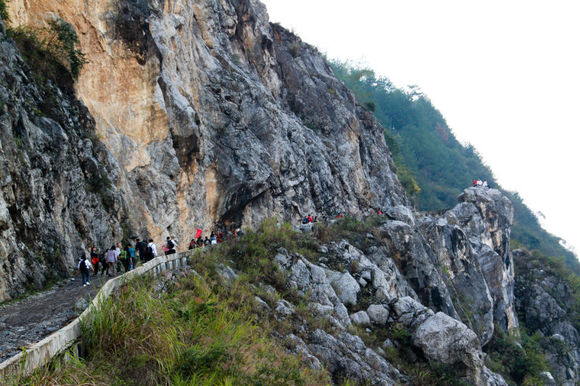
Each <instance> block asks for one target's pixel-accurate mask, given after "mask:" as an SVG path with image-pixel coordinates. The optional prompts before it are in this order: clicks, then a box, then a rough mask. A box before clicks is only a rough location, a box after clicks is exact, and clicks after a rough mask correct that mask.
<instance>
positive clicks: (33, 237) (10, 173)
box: [0, 23, 126, 301]
mask: <svg viewBox="0 0 580 386" xmlns="http://www.w3.org/2000/svg"><path fill="white" fill-rule="evenodd" d="M3 27H4V25H3V24H1V23H0V46H1V48H0V301H3V300H7V299H10V298H12V297H14V296H16V295H18V294H19V293H21V292H22V291H24V290H25V289H39V288H41V287H42V286H43V285H44V284H45V282H46V281H47V280H49V279H51V278H56V277H57V276H64V275H67V273H68V272H69V271H70V269H71V268H73V267H74V262H75V260H76V259H78V258H79V257H80V255H81V254H82V253H83V252H84V251H85V248H86V245H87V243H88V242H89V240H98V241H99V242H100V243H101V244H103V245H105V244H108V245H109V246H110V245H111V244H112V243H113V241H115V240H119V239H120V238H121V237H122V235H123V227H122V226H121V224H122V223H123V221H124V220H123V219H124V218H125V216H126V211H125V207H124V205H123V199H122V196H121V194H120V192H119V190H118V189H117V188H116V187H115V185H114V184H112V183H111V181H115V180H116V179H117V176H118V165H117V163H116V160H115V159H114V158H113V157H112V155H111V153H110V152H109V150H108V149H107V148H106V147H105V146H103V144H102V143H101V142H100V141H98V140H97V139H96V137H95V123H94V121H93V119H92V118H91V116H90V114H89V112H88V110H87V108H86V107H85V106H84V105H83V104H82V103H80V102H79V101H78V100H77V99H76V98H75V97H74V92H73V89H72V78H70V76H68V77H67V76H63V77H62V79H61V82H62V85H61V86H60V87H57V86H56V85H55V84H54V82H51V81H45V82H42V83H39V82H36V81H35V80H34V79H35V77H37V76H38V73H34V72H32V71H30V68H29V67H28V66H27V65H25V63H24V62H23V60H22V59H21V58H20V56H19V54H18V51H17V50H16V48H15V46H14V45H13V42H12V41H11V40H9V39H7V38H6V35H5V33H4V28H3Z"/></svg>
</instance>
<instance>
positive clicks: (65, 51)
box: [8, 19, 87, 84]
mask: <svg viewBox="0 0 580 386" xmlns="http://www.w3.org/2000/svg"><path fill="white" fill-rule="evenodd" d="M48 24H49V27H47V28H39V29H33V28H30V27H17V28H10V29H9V30H8V35H9V36H10V37H12V38H13V39H14V41H15V42H16V45H17V46H18V48H19V49H20V53H21V54H22V56H23V58H24V60H26V62H27V63H28V64H29V66H30V67H31V68H32V70H33V71H34V73H35V74H36V75H37V77H38V78H39V79H40V80H44V79H52V80H54V81H56V82H57V83H59V84H61V83H62V82H66V76H65V75H64V73H69V74H70V76H72V78H73V79H77V78H78V76H79V74H80V71H81V69H82V68H83V66H84V65H85V64H86V63H87V60H86V59H85V55H84V53H83V52H82V51H81V50H79V49H77V48H76V46H77V45H78V44H79V41H78V37H77V34H76V32H75V31H74V28H73V27H72V25H71V24H69V23H68V22H66V21H64V20H62V19H56V20H52V21H50V22H49V23H48Z"/></svg>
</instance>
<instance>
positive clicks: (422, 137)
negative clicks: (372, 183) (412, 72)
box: [331, 61, 580, 274]
mask: <svg viewBox="0 0 580 386" xmlns="http://www.w3.org/2000/svg"><path fill="white" fill-rule="evenodd" d="M331 65H332V68H333V70H334V74H335V75H336V76H337V77H338V78H339V79H341V80H342V81H343V82H344V83H345V85H346V86H347V87H348V88H349V89H351V90H352V91H353V92H354V93H355V95H356V97H357V100H358V101H359V103H361V105H364V106H366V107H367V108H368V109H371V110H373V112H374V114H375V116H376V117H377V120H378V121H379V122H380V123H381V124H382V125H383V126H384V127H385V128H387V130H386V132H385V135H386V137H387V140H388V142H389V147H390V149H391V150H392V151H393V155H394V158H395V160H396V161H397V160H398V162H397V168H398V169H403V171H405V172H406V173H408V174H410V175H411V176H412V177H413V178H414V179H415V180H416V182H417V185H418V187H419V188H420V192H418V193H417V191H416V190H414V189H413V185H412V184H407V185H406V186H407V192H408V193H409V194H411V195H414V196H416V197H415V201H416V205H417V208H418V209H420V210H427V211H434V210H441V209H446V208H449V207H451V206H453V205H454V203H455V198H456V197H457V196H458V195H459V194H460V193H461V191H462V190H463V189H464V188H465V187H466V186H469V185H470V184H471V181H472V180H473V179H476V178H481V179H482V180H485V179H486V180H487V181H488V182H489V183H490V185H491V186H497V182H496V181H495V179H494V177H493V173H492V171H491V170H490V169H489V167H487V166H486V165H485V164H484V163H483V162H482V160H481V158H480V156H479V154H478V153H477V151H476V150H475V149H474V148H473V147H472V146H464V145H462V144H460V143H459V142H458V141H457V139H456V138H455V136H454V135H453V132H452V131H451V130H450V129H449V128H448V126H447V123H446V122H445V119H444V118H443V116H442V115H441V113H440V112H439V111H438V110H437V109H436V108H435V107H433V105H432V104H431V102H430V101H429V99H428V98H427V97H426V96H425V95H423V94H421V93H418V92H417V91H416V90H415V89H411V90H410V91H404V90H400V89H397V88H396V87H394V86H393V85H392V84H391V83H390V81H389V80H388V79H386V78H381V77H378V78H377V76H376V75H375V74H374V72H373V71H372V70H370V69H360V68H353V67H351V66H349V65H348V64H347V63H341V62H337V61H334V62H331ZM399 178H401V180H402V181H403V182H404V181H405V180H404V178H402V177H401V175H399ZM503 192H504V194H506V195H507V196H508V197H509V199H510V200H511V201H512V203H513V204H514V207H515V218H514V226H513V232H512V237H513V239H514V240H517V241H519V242H520V243H522V244H523V245H525V246H526V247H528V248H529V249H537V250H539V251H541V252H542V253H544V254H546V255H549V256H560V257H563V258H565V260H566V262H567V264H568V265H569V267H570V268H571V269H573V270H574V272H576V273H577V274H580V263H579V262H578V260H577V258H576V256H575V255H574V254H573V253H572V252H570V251H568V250H567V249H565V248H564V247H562V246H561V245H560V239H559V238H558V237H556V236H553V235H551V234H549V233H548V232H546V231H545V230H544V229H543V228H542V227H541V225H540V223H539V221H538V219H537V217H536V216H535V215H534V213H533V212H532V211H531V210H530V209H529V208H528V207H527V206H526V205H525V203H524V202H523V200H522V199H521V198H520V196H519V195H518V194H517V193H514V192H507V191H503Z"/></svg>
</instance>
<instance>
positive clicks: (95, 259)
mask: <svg viewBox="0 0 580 386" xmlns="http://www.w3.org/2000/svg"><path fill="white" fill-rule="evenodd" d="M99 260H100V259H99V254H98V253H97V247H93V248H92V249H91V263H92V264H93V267H94V269H93V271H95V276H97V275H98V274H99Z"/></svg>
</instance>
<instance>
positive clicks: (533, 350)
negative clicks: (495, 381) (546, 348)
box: [485, 326, 548, 384]
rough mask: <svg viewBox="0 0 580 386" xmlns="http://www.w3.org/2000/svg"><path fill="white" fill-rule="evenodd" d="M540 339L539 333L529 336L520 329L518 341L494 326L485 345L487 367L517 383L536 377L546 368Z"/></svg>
mask: <svg viewBox="0 0 580 386" xmlns="http://www.w3.org/2000/svg"><path fill="white" fill-rule="evenodd" d="M540 339H541V336H540V335H539V334H535V335H533V336H529V335H527V333H526V331H525V329H522V330H521V331H520V342H518V340H517V339H516V337H514V336H512V335H508V334H506V333H505V332H504V331H503V330H502V329H501V328H500V327H499V326H496V328H495V330H494V335H493V338H492V340H491V341H490V342H489V343H488V344H487V346H486V347H485V351H486V352H487V354H488V357H487V359H486V360H487V364H488V367H489V368H490V369H491V370H492V371H495V372H498V373H500V374H502V375H503V376H504V377H505V378H506V380H508V381H510V380H511V381H512V382H515V383H517V384H522V382H524V381H526V380H528V381H530V380H531V379H533V378H536V377H538V376H539V374H540V372H542V371H546V370H547V369H548V366H547V362H546V358H545V356H544V354H543V352H542V348H541V346H540V344H539V341H540Z"/></svg>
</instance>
